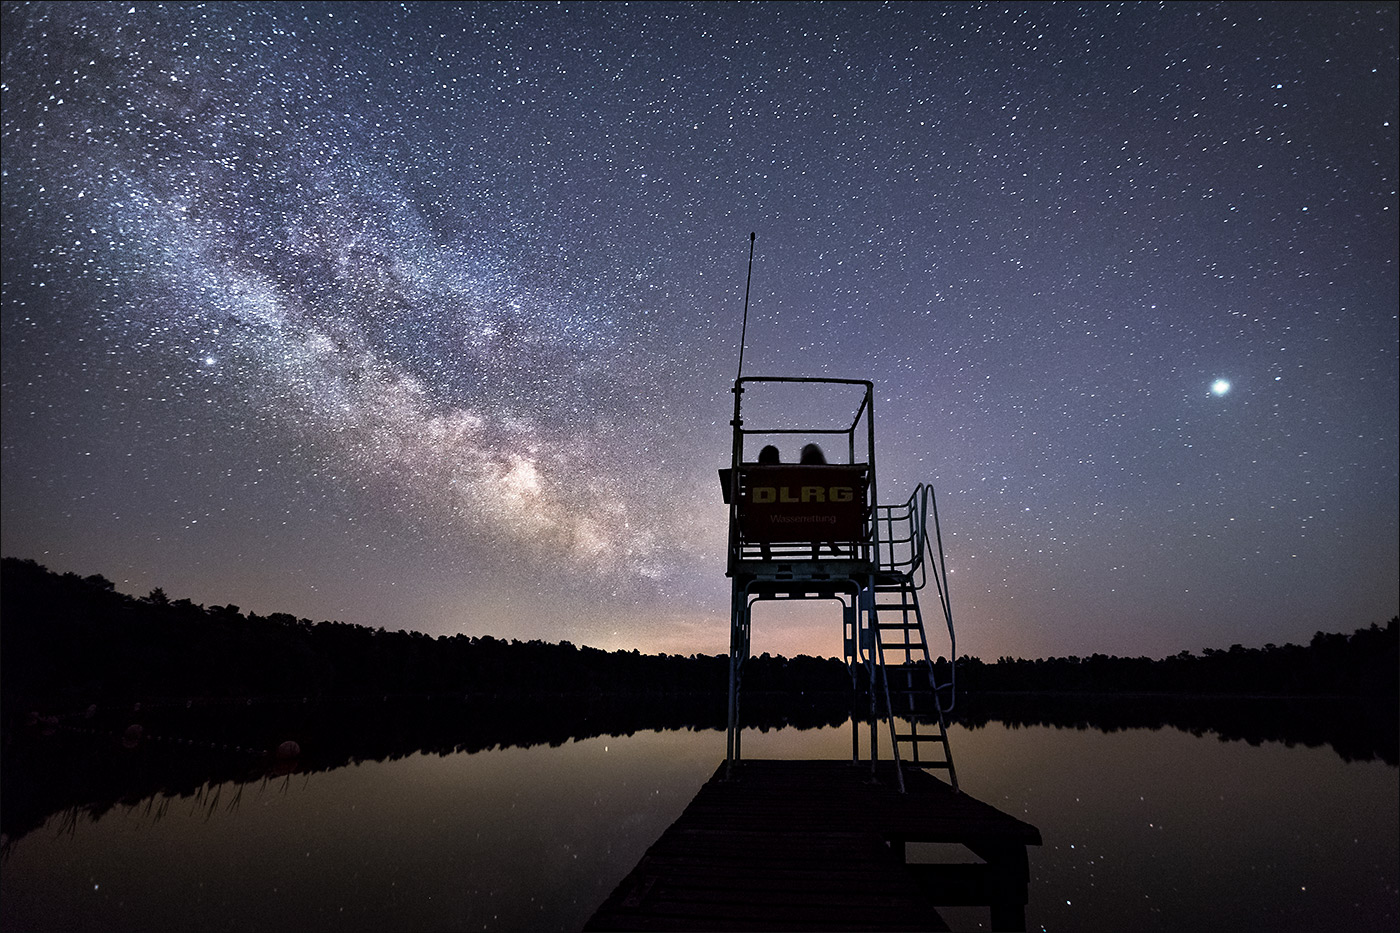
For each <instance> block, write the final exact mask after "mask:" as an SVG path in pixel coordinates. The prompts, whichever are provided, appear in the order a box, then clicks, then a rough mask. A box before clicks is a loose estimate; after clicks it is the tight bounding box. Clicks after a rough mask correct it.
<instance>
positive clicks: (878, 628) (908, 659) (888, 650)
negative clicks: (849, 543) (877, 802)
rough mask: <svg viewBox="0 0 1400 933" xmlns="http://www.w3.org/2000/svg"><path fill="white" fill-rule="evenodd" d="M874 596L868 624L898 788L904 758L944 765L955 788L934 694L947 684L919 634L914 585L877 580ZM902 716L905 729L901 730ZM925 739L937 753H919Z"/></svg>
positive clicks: (920, 626)
mask: <svg viewBox="0 0 1400 933" xmlns="http://www.w3.org/2000/svg"><path fill="white" fill-rule="evenodd" d="M873 598H874V601H873V603H872V605H871V611H870V627H871V629H872V631H874V633H875V650H876V654H877V661H878V668H879V673H880V681H881V687H882V689H883V693H884V695H883V699H884V704H885V715H886V717H887V718H888V720H889V724H890V742H891V747H892V748H893V752H894V760H895V766H896V769H897V771H898V773H899V785H900V790H901V791H903V790H904V775H903V771H902V768H903V766H904V764H905V763H906V762H907V763H908V764H909V765H911V766H913V767H915V768H928V769H946V770H947V772H948V783H949V784H951V785H952V787H953V790H957V789H958V772H957V769H956V768H954V766H953V749H952V746H951V745H949V743H948V724H947V718H946V717H945V715H944V708H943V699H942V697H941V696H940V695H939V694H940V693H941V692H942V690H943V689H946V685H944V686H940V685H939V684H938V682H937V679H936V675H935V671H934V666H933V658H932V657H931V656H930V655H929V650H928V638H927V637H926V636H925V634H924V622H923V614H922V613H921V612H920V611H919V594H918V590H916V589H915V588H914V586H913V585H912V584H911V583H910V582H909V581H908V579H907V578H905V579H902V580H900V581H899V582H895V583H885V584H881V583H877V584H876V585H875V589H874V591H873ZM891 655H894V657H891ZM901 655H902V657H901ZM901 720H902V721H903V723H905V726H904V730H907V731H903V730H901V725H900V722H901ZM926 744H931V745H932V746H933V751H934V752H935V753H936V754H938V755H939V756H940V757H936V758H932V759H929V758H926V757H924V755H923V754H922V753H921V751H920V748H921V746H923V745H926ZM901 748H907V749H908V756H907V758H906V757H905V756H904V755H903V754H901Z"/></svg>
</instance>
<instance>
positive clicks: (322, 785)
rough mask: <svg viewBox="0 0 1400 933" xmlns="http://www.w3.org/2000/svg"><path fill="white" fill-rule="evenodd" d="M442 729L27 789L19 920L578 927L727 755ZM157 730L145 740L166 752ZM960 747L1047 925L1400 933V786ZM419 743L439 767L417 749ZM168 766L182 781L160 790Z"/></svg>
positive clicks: (829, 738)
mask: <svg viewBox="0 0 1400 933" xmlns="http://www.w3.org/2000/svg"><path fill="white" fill-rule="evenodd" d="M461 712H462V710H461V709H460V708H459V709H457V713H458V714H460V713H461ZM593 712H594V713H596V710H594V711H593ZM580 715H584V714H580ZM431 718H432V717H426V716H425V718H424V719H423V720H422V721H420V723H419V724H418V725H416V726H406V727H405V728H406V729H407V731H408V733H409V734H408V735H406V736H404V735H401V736H399V737H398V738H394V739H385V740H384V741H386V742H387V743H388V744H385V745H374V744H373V743H368V744H367V743H366V742H365V738H364V735H361V736H360V737H358V738H356V739H355V740H354V741H351V739H350V738H349V737H346V738H345V739H344V741H345V742H346V743H347V744H343V745H334V744H333V743H330V742H329V741H326V740H325V739H324V738H323V736H324V735H329V734H330V733H323V734H315V733H307V734H308V735H311V738H309V739H306V740H304V741H302V746H303V749H304V751H303V755H304V756H305V760H304V761H300V762H298V764H297V765H296V770H290V771H288V772H287V773H275V769H274V770H273V771H272V772H269V771H268V770H267V764H268V762H267V761H266V759H262V758H256V759H250V758H249V757H248V755H247V753H243V754H242V755H241V756H240V755H239V754H235V753H224V752H222V751H220V752H219V753H218V754H217V755H215V754H213V753H212V752H211V753H199V754H196V753H195V752H193V751H191V750H190V746H183V745H176V744H174V743H170V744H162V743H161V742H156V741H152V742H149V743H145V744H143V745H140V746H138V748H137V749H134V750H131V751H129V752H127V757H126V759H125V762H126V763H125V765H124V766H122V767H120V768H117V769H116V770H115V771H114V772H112V773H111V774H108V775H106V776H101V777H94V776H92V775H86V776H83V775H78V774H73V775H70V776H69V778H68V779H67V780H66V782H60V784H61V785H62V786H61V787H59V788H56V789H54V788H50V789H49V790H48V791H45V792H43V793H40V792H38V791H37V790H35V789H34V788H30V789H29V790H28V791H26V793H28V794H29V795H30V799H31V800H34V799H39V798H42V799H44V800H49V801H54V800H62V801H63V804H62V805H61V806H57V807H54V808H52V809H50V810H48V811H46V812H45V813H44V814H43V815H42V816H39V817H38V818H37V820H38V821H37V822H36V823H35V824H34V826H35V829H34V831H29V832H27V833H23V834H19V835H15V836H11V838H10V840H9V842H8V843H7V851H6V858H5V866H4V872H3V875H0V894H2V895H3V896H0V926H2V927H3V928H5V929H26V930H46V929H55V930H57V929H63V930H83V929H117V930H121V929H159V928H175V929H192V928H212V929H237V930H242V929H271V930H280V929H323V928H332V927H334V928H337V929H452V930H459V929H461V930H465V929H495V930H537V929H538V930H545V929H559V930H570V929H577V928H578V927H580V926H581V925H582V923H583V922H584V920H586V919H587V917H588V916H589V915H591V913H592V911H593V910H594V908H596V907H597V905H598V904H599V903H600V902H601V901H602V900H603V898H604V897H606V895H607V894H608V893H609V892H610V891H611V889H612V887H613V886H614V885H615V884H616V883H617V882H618V881H619V880H620V879H621V878H622V877H623V876H624V875H625V874H626V873H627V872H628V871H629V870H630V869H631V867H632V866H633V865H634V864H635V863H636V861H637V860H638V859H639V858H640V857H641V855H642V853H643V852H644V851H645V850H646V848H647V846H649V845H650V844H651V843H652V842H653V841H655V839H656V838H657V837H658V836H659V835H660V834H661V832H662V831H663V830H664V829H665V828H666V827H667V826H668V825H670V823H671V822H672V821H673V820H674V819H675V818H676V817H677V816H678V815H679V814H680V812H681V810H682V809H683V808H684V807H685V805H686V803H687V802H688V801H689V800H690V798H691V796H693V794H694V793H695V791H696V790H697V789H698V788H699V786H700V785H701V784H702V783H703V782H704V780H705V779H706V778H707V777H708V776H709V774H710V773H711V772H712V771H713V769H714V767H715V765H716V764H717V763H718V760H719V758H720V757H721V756H722V754H723V746H724V739H723V733H722V732H721V731H719V730H718V729H717V728H716V729H714V730H710V729H703V730H663V731H634V732H633V734H631V735H610V734H599V735H595V736H593V737H587V738H582V739H580V740H576V741H552V740H546V741H542V742H537V743H534V744H529V745H524V743H517V744H514V745H507V744H505V743H503V742H501V741H495V742H492V743H490V744H486V743H485V742H484V739H485V736H484V735H483V736H482V738H483V743H482V744H481V745H480V746H479V747H478V748H477V749H475V750H457V747H456V746H457V744H466V743H465V742H464V741H462V740H461V739H460V737H461V736H462V735H465V734H467V733H462V732H458V733H456V735H457V736H458V740H457V742H454V744H453V745H452V746H451V747H449V746H448V745H447V742H446V741H445V739H444V736H446V735H448V732H444V733H436V732H432V731H431V730H429V731H428V732H424V731H422V730H424V729H428V725H427V719H431ZM439 718H450V717H448V714H447V713H446V712H444V713H443V714H442V717H439ZM283 722H284V723H285V720H283ZM171 723H173V720H172V721H171V722H170V723H166V725H167V726H168V725H170V724H171ZM159 724H160V722H159V720H158V719H156V718H153V719H151V720H150V721H149V722H148V729H147V732H148V733H149V735H150V736H152V737H155V736H159V735H160V734H161V733H160V731H159V729H158V728H157V726H158V725H159ZM600 724H601V723H600ZM432 728H433V729H437V728H442V729H446V728H447V726H446V725H445V724H442V723H439V724H438V725H436V726H433V727H432ZM458 728H459V729H460V728H468V729H484V728H486V727H485V726H484V725H483V724H481V723H477V724H476V725H473V726H463V725H462V724H460V723H459V725H458ZM269 729H270V730H271V727H270V726H269ZM283 731H284V730H281V729H278V730H275V731H271V734H272V735H274V736H277V737H278V739H279V740H281V739H282V738H285V736H283V735H282V732H283ZM347 731H349V730H347ZM449 732H450V730H449ZM953 732H954V734H953V743H954V750H955V753H956V756H957V762H958V769H959V776H960V778H961V782H962V784H963V786H964V788H965V789H966V790H967V791H968V792H970V793H972V794H974V795H975V796H977V797H980V798H981V799H984V800H986V801H988V802H989V803H992V804H994V805H996V806H998V807H1000V808H1001V809H1003V810H1005V811H1007V812H1009V813H1011V814H1013V815H1016V816H1018V817H1021V818H1022V819H1025V820H1027V821H1028V822H1031V823H1033V824H1035V825H1036V826H1038V827H1039V828H1040V829H1041V832H1042V834H1043V836H1044V838H1045V846H1044V847H1043V848H1041V849H1032V850H1031V853H1030V858H1031V870H1032V882H1031V904H1030V906H1029V908H1028V911H1027V919H1028V921H1029V923H1030V928H1031V929H1040V928H1041V926H1044V927H1045V928H1047V929H1077V930H1119V929H1123V928H1127V927H1136V928H1142V929H1161V930H1178V929H1199V930H1211V929H1218V930H1227V929H1229V930H1234V929H1240V928H1245V929H1253V928H1269V929H1275V930H1304V929H1307V930H1314V929H1323V928H1327V929H1343V928H1345V929H1388V928H1394V926H1395V923H1396V920H1397V859H1400V852H1397V844H1396V839H1397V836H1400V813H1398V812H1397V811H1400V806H1398V805H1397V800H1396V793H1395V787H1396V769H1395V768H1394V767H1391V766H1388V765H1386V764H1382V763H1380V762H1376V761H1372V762H1356V763H1350V764H1349V763H1347V762H1346V761H1344V760H1343V759H1342V757H1341V756H1340V755H1338V754H1337V753H1335V752H1333V751H1332V750H1330V749H1328V748H1323V747H1317V748H1307V747H1288V746H1287V745H1284V744H1282V743H1276V742H1265V743H1263V744H1260V745H1257V746H1254V745H1250V744H1248V743H1245V742H1221V741H1217V740H1216V739H1215V738H1214V737H1209V736H1208V737H1206V738H1198V737H1196V736H1194V735H1192V734H1190V733H1189V732H1185V731H1180V730H1177V729H1159V730H1156V731H1149V730H1145V729H1133V728H1118V727H1115V729H1114V731H1101V730H1098V729H1087V728H1057V727H1052V726H1044V725H1027V726H1020V727H1015V728H1013V727H1008V726H1006V725H1004V724H1001V723H999V722H996V721H990V720H989V721H987V722H985V723H979V724H978V725H977V726H976V727H974V728H964V727H955V728H954V730H953ZM47 738H48V739H49V740H53V741H56V742H57V743H58V747H61V749H62V751H61V756H66V760H67V762H68V764H69V766H70V767H71V768H73V769H76V770H80V771H85V770H87V769H90V768H102V767H108V766H110V765H112V763H113V762H121V761H122V759H121V758H119V757H118V743H116V742H115V740H113V743H112V747H106V746H101V742H100V741H98V739H97V737H95V736H93V735H88V734H84V733H78V732H74V731H72V730H61V731H60V732H59V733H58V735H55V736H49V737H47ZM425 739H431V740H432V741H424V740H425ZM27 741H29V740H28V739H16V740H15V742H13V743H11V745H10V746H9V747H7V749H6V754H5V781H6V784H5V794H4V798H3V802H4V806H5V808H6V810H7V811H9V810H10V809H11V804H12V801H11V796H12V788H15V787H17V785H16V781H17V779H18V778H21V777H25V776H26V775H27V776H28V777H29V778H30V779H34V780H42V779H44V778H45V777H46V776H47V777H52V772H51V771H46V770H44V769H42V768H39V767H38V766H36V765H33V764H28V765H26V764H23V762H22V760H21V759H22V758H23V757H28V758H31V759H32V758H35V757H36V756H34V755H32V754H29V753H27V752H26V754H25V755H24V756H20V758H17V757H16V756H15V755H14V754H12V753H13V752H16V751H22V749H21V748H19V747H18V746H19V745H22V744H23V742H27ZM35 741H37V739H36V740H35ZM417 742H422V743H423V744H421V745H418V746H417V747H418V748H427V749H430V751H428V752H417V751H414V750H406V749H412V747H413V745H414V744H415V743H417ZM356 743H359V744H358V745H357V744H356ZM434 743H436V744H434ZM99 746H101V747H99ZM268 747H275V743H274V742H272V741H271V740H269V745H268ZM352 748H357V749H358V752H357V753H352V752H351V749H352ZM318 749H319V751H318ZM849 749H850V737H849V728H848V727H845V726H838V725H825V726H817V727H813V728H796V727H792V726H788V727H783V728H770V729H768V730H767V731H761V730H758V731H754V732H752V733H750V734H748V735H746V737H745V752H746V754H747V755H749V756H751V757H793V758H800V757H812V758H841V757H845V756H847V755H848V754H849ZM48 750H49V751H53V750H54V749H53V748H49V749H48ZM182 755H183V756H185V757H184V759H182V758H181V756H182ZM318 756H323V757H318ZM196 758H200V759H202V760H203V764H201V765H200V767H202V768H205V769H206V771H205V773H217V774H218V776H217V777H215V778H213V779H205V780H202V781H199V780H197V775H198V774H199V773H200V771H199V768H196V767H195V766H194V765H193V764H188V766H187V767H185V770H183V771H180V767H181V766H180V764H179V762H180V761H181V760H185V761H186V762H193V760H194V759H196ZM210 767H214V768H215V769H216V771H215V772H209V771H207V769H208V768H210ZM14 768H23V769H27V770H24V771H21V772H19V773H15V772H14ZM123 768H124V770H123ZM166 768H174V769H175V771H174V772H169V773H166V774H165V775H164V776H163V777H162V776H161V774H160V772H161V770H162V769H166ZM217 769H228V770H227V772H224V771H218V770H217ZM171 773H175V774H178V775H179V777H178V778H171V777H170V774H171ZM120 781H129V782H134V783H127V784H123V785H121V787H122V788H124V789H119V788H118V782H120ZM182 782H183V783H182ZM191 782H193V783H191ZM141 788H151V789H149V790H146V791H144V792H143V791H142V790H141ZM84 794H87V795H88V796H84ZM7 832H8V830H7ZM947 913H948V914H949V916H950V919H952V920H953V921H954V923H955V928H968V929H975V928H977V925H978V924H979V923H982V924H985V922H986V915H985V911H971V912H965V913H959V912H957V911H948V912H947Z"/></svg>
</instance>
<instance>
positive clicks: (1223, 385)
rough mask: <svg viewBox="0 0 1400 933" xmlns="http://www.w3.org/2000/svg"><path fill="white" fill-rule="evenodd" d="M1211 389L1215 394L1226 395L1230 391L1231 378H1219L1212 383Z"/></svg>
mask: <svg viewBox="0 0 1400 933" xmlns="http://www.w3.org/2000/svg"><path fill="white" fill-rule="evenodd" d="M1210 391H1211V392H1212V393H1214V394H1215V395H1224V394H1225V393H1226V392H1229V391H1230V380H1229V379H1217V380H1215V381H1214V382H1212V383H1211V384H1210Z"/></svg>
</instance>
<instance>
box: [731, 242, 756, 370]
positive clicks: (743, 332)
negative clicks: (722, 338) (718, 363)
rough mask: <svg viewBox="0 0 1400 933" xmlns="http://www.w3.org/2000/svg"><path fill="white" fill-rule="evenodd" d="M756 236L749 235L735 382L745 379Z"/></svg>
mask: <svg viewBox="0 0 1400 933" xmlns="http://www.w3.org/2000/svg"><path fill="white" fill-rule="evenodd" d="M755 236H756V234H753V233H750V234H749V277H748V281H746V282H744V327H743V329H742V330H740V331H739V375H738V376H737V377H736V378H735V380H734V381H735V382H738V381H739V380H740V379H742V378H744V340H745V338H746V337H747V336H748V333H749V286H750V285H752V284H753V241H754V237H755Z"/></svg>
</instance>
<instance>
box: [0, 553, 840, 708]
mask: <svg viewBox="0 0 1400 933" xmlns="http://www.w3.org/2000/svg"><path fill="white" fill-rule="evenodd" d="M0 573H2V574H3V580H0V626H3V640H4V646H5V650H4V652H3V654H0V689H3V695H4V700H5V707H6V715H7V717H9V716H10V715H12V714H13V713H14V712H15V711H16V709H17V707H18V706H24V705H26V704H28V705H33V704H36V703H37V704H43V705H45V706H47V707H54V708H60V709H65V710H72V709H78V708H83V707H85V706H87V705H88V704H90V703H97V704H104V705H105V704H112V703H118V704H127V703H131V702H136V701H140V700H148V701H149V700H160V699H170V698H191V697H198V698H208V697H295V698H301V697H310V698H326V697H342V698H346V697H364V696H384V695H390V696H397V695H405V694H412V695H419V696H421V695H431V696H443V695H467V694H471V695H476V696H497V697H519V696H531V697H538V696H547V695H587V696H611V695H627V696H637V695H677V694H709V695H712V696H717V697H722V696H723V695H724V693H725V691H726V690H727V685H728V679H727V678H728V661H727V659H726V658H725V656H724V655H713V656H708V655H703V654H696V655H690V656H688V657H687V656H682V655H666V654H658V655H644V654H641V653H640V652H639V651H636V650H632V651H603V650H601V649H598V648H590V647H587V646H575V645H573V644H571V643H569V642H567V641H565V642H561V643H558V644H551V643H546V642H542V641H538V640H531V641H524V642H522V641H514V640H512V641H506V640H503V639H498V638H493V637H492V636H490V635H483V636H467V635H462V634H458V635H452V636H446V635H444V636H439V637H437V638H433V637H432V636H429V635H425V634H423V633H421V632H408V631H395V632H390V631H386V630H385V629H383V628H368V627H366V626H361V625H350V624H347V623H344V622H316V623H313V622H312V621H311V620H310V619H304V618H303V619H298V618H296V617H294V616H291V615H288V614H286V613H273V614H271V615H268V616H261V615H258V614H256V613H251V612H250V613H246V614H245V613H243V612H241V611H240V610H239V607H237V606H232V605H230V606H210V607H208V608H205V607H204V606H200V605H197V604H195V603H192V602H190V601H189V600H187V599H176V600H171V599H169V598H168V597H167V596H166V595H165V593H164V592H163V591H162V590H160V589H156V590H153V591H152V592H151V593H150V594H149V595H147V596H145V597H142V598H136V597H132V596H128V595H125V594H123V593H119V592H117V590H116V587H115V585H114V584H113V583H112V582H111V581H110V580H107V579H106V578H105V577H102V576H100V575H93V576H87V577H79V576H78V575H77V574H74V573H66V574H62V575H59V574H55V573H53V572H51V571H49V570H47V569H46V568H44V567H42V566H41V565H39V564H37V563H35V562H34V561H32V560H16V559H14V558H5V559H4V560H3V562H0ZM745 685H746V687H748V688H750V689H752V690H756V691H779V692H789V691H790V692H800V691H804V690H805V691H813V690H816V691H837V692H847V691H849V690H850V676H849V674H848V672H847V670H846V667H845V665H844V664H843V663H842V662H840V661H837V660H834V659H831V658H812V657H807V656H798V657H796V658H791V659H786V658H772V657H769V656H767V655H764V656H763V657H760V658H755V659H753V661H752V663H751V664H750V665H748V667H747V668H746V673H745ZM721 702H722V701H721Z"/></svg>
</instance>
